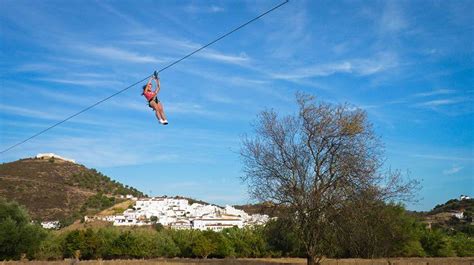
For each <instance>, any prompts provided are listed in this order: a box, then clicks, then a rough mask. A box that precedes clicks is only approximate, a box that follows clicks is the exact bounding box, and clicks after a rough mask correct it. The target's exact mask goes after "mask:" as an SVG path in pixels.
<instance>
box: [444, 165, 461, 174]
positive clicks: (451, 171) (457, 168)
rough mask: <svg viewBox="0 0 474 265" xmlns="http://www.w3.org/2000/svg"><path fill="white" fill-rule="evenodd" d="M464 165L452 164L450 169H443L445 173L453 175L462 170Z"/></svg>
mask: <svg viewBox="0 0 474 265" xmlns="http://www.w3.org/2000/svg"><path fill="white" fill-rule="evenodd" d="M462 169H463V167H460V166H452V167H451V168H450V169H446V170H444V171H443V174H445V175H453V174H456V173H458V172H459V171H461V170H462Z"/></svg>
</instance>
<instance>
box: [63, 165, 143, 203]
mask: <svg viewBox="0 0 474 265" xmlns="http://www.w3.org/2000/svg"><path fill="white" fill-rule="evenodd" d="M68 184H70V185H72V186H76V187H79V188H83V189H88V190H94V191H96V192H100V193H105V194H113V195H127V194H131V195H133V196H135V197H144V196H145V195H144V194H143V193H142V192H141V191H139V190H137V189H135V188H133V187H129V186H127V185H123V184H122V183H119V182H117V181H115V180H112V179H110V178H109V177H107V176H105V175H104V174H102V173H100V172H98V171H97V170H95V169H91V170H88V171H83V172H80V173H76V174H73V175H72V177H71V179H70V180H69V182H68Z"/></svg>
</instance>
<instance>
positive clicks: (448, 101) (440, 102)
mask: <svg viewBox="0 0 474 265" xmlns="http://www.w3.org/2000/svg"><path fill="white" fill-rule="evenodd" d="M464 101H466V99H465V98H447V99H437V100H430V101H425V102H421V103H417V104H415V106H417V107H427V108H435V107H439V106H446V105H454V104H457V103H461V102H464Z"/></svg>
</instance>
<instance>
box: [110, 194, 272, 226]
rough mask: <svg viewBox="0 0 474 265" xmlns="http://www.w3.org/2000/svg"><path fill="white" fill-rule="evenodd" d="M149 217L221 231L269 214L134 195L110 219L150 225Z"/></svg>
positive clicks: (262, 220)
mask: <svg viewBox="0 0 474 265" xmlns="http://www.w3.org/2000/svg"><path fill="white" fill-rule="evenodd" d="M108 220H110V217H109V218H108ZM151 220H153V221H155V220H156V223H160V224H162V225H163V226H168V227H170V228H172V229H199V230H213V231H222V229H224V228H231V227H239V228H242V227H245V226H253V225H262V224H265V223H266V222H268V220H269V217H268V216H267V215H260V214H254V215H249V214H247V213H246V212H244V211H242V210H238V209H235V208H234V207H232V206H228V205H227V206H226V207H225V208H221V207H218V206H215V205H204V204H200V203H193V204H191V205H190V204H189V201H188V200H186V199H174V198H167V197H156V198H142V199H137V200H136V202H135V205H134V207H133V209H127V210H125V211H124V212H123V214H122V215H118V216H115V217H114V219H113V223H114V225H116V226H142V225H151V224H152V223H153V222H152V221H151Z"/></svg>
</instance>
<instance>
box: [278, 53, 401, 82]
mask: <svg viewBox="0 0 474 265" xmlns="http://www.w3.org/2000/svg"><path fill="white" fill-rule="evenodd" d="M397 65H398V60H397V58H396V56H395V55H394V54H379V55H377V56H374V57H373V58H367V59H352V60H344V61H340V62H336V63H327V64H316V65H309V66H304V67H300V68H297V69H296V70H292V71H287V72H286V73H273V74H271V76H272V77H273V78H276V79H289V80H291V79H303V78H311V77H324V76H330V75H333V74H338V73H344V74H354V75H359V76H368V75H373V74H376V73H379V72H383V71H386V70H388V69H390V68H393V67H396V66H397Z"/></svg>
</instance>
